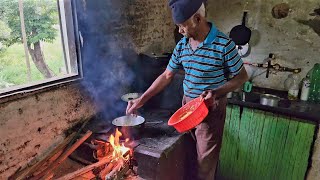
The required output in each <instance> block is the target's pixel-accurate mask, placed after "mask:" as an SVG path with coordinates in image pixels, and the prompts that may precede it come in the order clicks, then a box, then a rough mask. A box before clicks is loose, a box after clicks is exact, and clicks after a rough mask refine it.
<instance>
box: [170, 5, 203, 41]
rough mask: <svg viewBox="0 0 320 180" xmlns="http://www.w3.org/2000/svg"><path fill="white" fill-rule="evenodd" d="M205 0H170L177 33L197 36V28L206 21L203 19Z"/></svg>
mask: <svg viewBox="0 0 320 180" xmlns="http://www.w3.org/2000/svg"><path fill="white" fill-rule="evenodd" d="M204 1H205V0H170V2H169V6H170V8H171V11H172V17H173V21H174V23H175V24H176V25H177V26H178V27H179V33H180V34H182V35H183V36H185V37H188V38H190V37H195V36H197V33H198V30H199V28H200V27H201V26H202V25H205V24H206V23H207V21H206V19H205V7H204V4H203V2H204Z"/></svg>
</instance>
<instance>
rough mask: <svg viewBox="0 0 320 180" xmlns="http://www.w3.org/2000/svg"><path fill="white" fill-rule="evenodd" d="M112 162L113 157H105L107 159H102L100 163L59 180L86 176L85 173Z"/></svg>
mask: <svg viewBox="0 0 320 180" xmlns="http://www.w3.org/2000/svg"><path fill="white" fill-rule="evenodd" d="M111 160H112V157H111V156H109V157H105V158H103V159H101V160H100V161H99V162H96V163H94V164H91V165H89V166H86V167H84V168H81V169H79V170H77V171H75V172H72V173H70V174H67V175H65V176H63V177H61V178H59V179H58V180H69V179H73V178H76V177H78V176H81V175H82V174H85V173H87V172H89V171H91V170H93V169H95V168H99V167H100V166H103V165H105V164H108V163H109V162H110V161H111ZM109 164H111V163H109Z"/></svg>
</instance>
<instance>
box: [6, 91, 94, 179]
mask: <svg viewBox="0 0 320 180" xmlns="http://www.w3.org/2000/svg"><path fill="white" fill-rule="evenodd" d="M94 114H95V108H94V106H93V105H92V102H90V101H89V100H88V99H87V98H85V96H83V95H82V94H81V93H80V91H79V90H78V88H76V87H74V86H65V87H60V88H58V89H51V90H50V91H47V92H42V93H37V94H34V95H30V96H26V97H24V98H21V99H15V100H14V101H10V102H5V103H1V104H0V137H1V139H0V179H7V178H8V177H9V176H10V175H11V174H13V173H14V172H15V171H16V170H17V169H18V168H19V167H24V166H26V165H27V163H28V162H31V160H32V159H34V158H41V157H43V156H44V155H46V154H47V153H48V152H50V150H51V149H53V148H54V146H56V145H57V144H59V143H60V142H61V141H62V140H63V139H64V138H65V137H64V131H65V130H67V129H69V128H70V127H72V126H73V125H75V124H76V123H78V122H79V121H81V120H84V119H86V118H90V117H92V116H93V115H94Z"/></svg>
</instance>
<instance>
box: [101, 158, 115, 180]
mask: <svg viewBox="0 0 320 180" xmlns="http://www.w3.org/2000/svg"><path fill="white" fill-rule="evenodd" d="M117 163H118V162H117V161H113V162H111V163H109V164H108V165H107V166H106V167H105V168H104V169H103V170H102V171H101V172H100V173H99V176H100V178H101V179H105V177H106V175H107V174H109V173H110V172H111V171H112V169H113V168H114V167H115V166H116V165H117Z"/></svg>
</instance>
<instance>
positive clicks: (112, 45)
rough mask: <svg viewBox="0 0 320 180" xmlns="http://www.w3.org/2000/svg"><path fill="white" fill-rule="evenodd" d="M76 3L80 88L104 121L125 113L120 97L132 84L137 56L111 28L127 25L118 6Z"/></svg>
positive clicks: (98, 0)
mask: <svg viewBox="0 0 320 180" xmlns="http://www.w3.org/2000/svg"><path fill="white" fill-rule="evenodd" d="M77 2H78V3H80V4H77V9H78V10H77V11H78V12H77V13H78V23H79V30H80V31H81V34H82V36H83V40H84V45H83V47H82V49H81V55H82V63H83V64H82V66H83V76H84V79H83V81H82V85H83V87H84V88H85V90H86V91H87V92H89V93H90V96H91V97H92V98H93V99H94V101H95V103H96V106H97V107H98V108H99V110H100V112H101V113H102V115H103V116H104V119H107V120H111V119H113V118H115V117H118V116H122V115H124V114H125V109H126V106H127V103H126V102H123V101H122V100H121V96H122V95H123V94H125V93H128V92H129V91H130V87H131V85H132V83H133V82H134V79H135V74H134V70H133V64H134V63H135V62H136V60H137V54H136V53H135V52H134V50H133V49H130V48H128V47H126V45H127V44H130V43H131V41H130V39H131V37H128V36H127V35H126V34H121V33H119V32H118V30H116V29H115V28H114V27H119V25H121V24H126V20H125V19H122V18H123V16H121V12H120V11H119V8H117V7H114V6H118V5H119V4H117V3H116V4H111V2H109V1H101V0H94V1H77ZM113 2H115V1H113ZM81 3H82V4H81ZM116 9H117V10H116Z"/></svg>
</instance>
